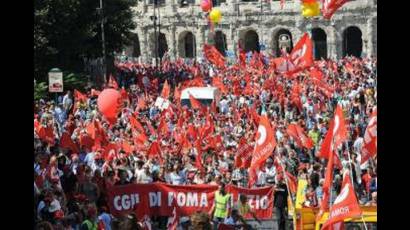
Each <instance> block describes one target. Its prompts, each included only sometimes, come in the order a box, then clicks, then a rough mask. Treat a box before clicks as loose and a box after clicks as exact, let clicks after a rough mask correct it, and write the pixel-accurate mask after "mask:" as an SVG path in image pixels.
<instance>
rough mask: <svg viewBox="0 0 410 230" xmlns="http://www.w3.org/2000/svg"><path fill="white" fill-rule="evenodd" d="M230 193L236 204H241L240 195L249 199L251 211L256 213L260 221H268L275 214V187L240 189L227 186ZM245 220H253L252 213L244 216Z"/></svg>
mask: <svg viewBox="0 0 410 230" xmlns="http://www.w3.org/2000/svg"><path fill="white" fill-rule="evenodd" d="M227 191H228V193H231V194H232V198H233V199H231V201H232V202H234V204H237V202H239V195H240V194H245V195H246V196H247V197H248V204H249V206H250V207H251V211H253V212H255V213H256V216H257V217H258V219H261V220H266V219H271V218H272V212H273V187H263V188H257V189H248V188H240V187H236V186H227ZM244 217H245V219H251V218H253V217H252V215H251V214H250V213H248V214H247V215H245V216H244Z"/></svg>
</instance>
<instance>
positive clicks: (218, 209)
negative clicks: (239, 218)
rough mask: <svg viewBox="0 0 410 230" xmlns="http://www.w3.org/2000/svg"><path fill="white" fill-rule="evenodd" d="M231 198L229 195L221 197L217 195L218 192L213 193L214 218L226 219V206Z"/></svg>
mask: <svg viewBox="0 0 410 230" xmlns="http://www.w3.org/2000/svg"><path fill="white" fill-rule="evenodd" d="M230 197H231V196H230V195H229V194H225V196H222V195H220V194H219V191H216V192H215V213H214V217H218V218H226V217H227V216H228V210H227V208H226V205H227V204H228V201H229V198H230Z"/></svg>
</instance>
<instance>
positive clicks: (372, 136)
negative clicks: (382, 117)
mask: <svg viewBox="0 0 410 230" xmlns="http://www.w3.org/2000/svg"><path fill="white" fill-rule="evenodd" d="M376 154H377V109H376V108H374V110H373V113H372V115H371V117H370V121H369V124H368V125H367V128H366V132H365V133H364V145H363V147H362V159H361V162H360V163H361V164H363V163H365V162H366V161H367V160H368V159H369V158H371V157H373V156H375V155H376Z"/></svg>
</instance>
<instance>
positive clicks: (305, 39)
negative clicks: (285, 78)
mask: <svg viewBox="0 0 410 230" xmlns="http://www.w3.org/2000/svg"><path fill="white" fill-rule="evenodd" d="M289 60H290V64H291V66H290V71H288V72H287V73H288V74H293V73H296V72H298V71H300V70H303V69H305V68H308V67H310V66H312V65H313V64H314V62H313V45H312V40H311V39H310V37H309V35H308V33H305V34H304V35H303V36H302V37H301V38H300V40H299V41H298V42H297V43H296V45H295V47H293V50H292V52H291V53H290V55H289Z"/></svg>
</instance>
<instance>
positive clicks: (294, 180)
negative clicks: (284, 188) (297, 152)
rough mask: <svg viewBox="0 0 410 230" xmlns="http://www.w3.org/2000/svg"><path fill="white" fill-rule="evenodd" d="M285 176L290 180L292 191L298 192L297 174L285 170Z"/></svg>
mask: <svg viewBox="0 0 410 230" xmlns="http://www.w3.org/2000/svg"><path fill="white" fill-rule="evenodd" d="M285 178H286V179H287V181H288V185H289V190H290V192H291V193H293V194H296V192H297V184H298V180H297V178H296V177H295V176H293V175H292V174H291V173H289V172H288V171H285Z"/></svg>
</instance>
